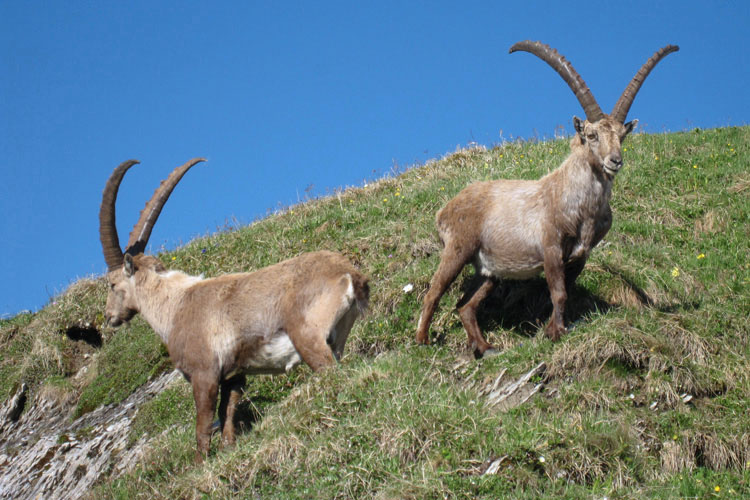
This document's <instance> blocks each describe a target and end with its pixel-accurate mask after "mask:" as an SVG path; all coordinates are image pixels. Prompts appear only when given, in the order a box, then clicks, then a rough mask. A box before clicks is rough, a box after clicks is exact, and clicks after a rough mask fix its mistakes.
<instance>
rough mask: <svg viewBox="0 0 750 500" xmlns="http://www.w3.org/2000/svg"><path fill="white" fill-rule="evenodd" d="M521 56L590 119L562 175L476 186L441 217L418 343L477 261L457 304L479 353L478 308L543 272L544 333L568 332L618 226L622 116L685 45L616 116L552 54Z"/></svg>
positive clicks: (625, 99) (542, 50)
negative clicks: (556, 82)
mask: <svg viewBox="0 0 750 500" xmlns="http://www.w3.org/2000/svg"><path fill="white" fill-rule="evenodd" d="M517 50H523V51H526V52H530V53H532V54H534V55H536V56H538V57H539V58H541V59H542V60H544V61H546V62H547V63H548V64H549V65H550V66H552V68H553V69H555V71H557V72H558V73H559V74H560V76H562V78H563V80H565V82H566V83H567V84H568V85H569V86H570V88H571V89H572V90H573V93H575V95H576V97H577V98H578V102H579V103H580V104H581V106H582V107H583V110H584V112H585V113H586V120H585V121H582V120H581V119H579V118H578V117H575V116H574V117H573V124H574V126H575V131H576V134H575V135H574V137H573V138H572V140H571V141H570V149H571V152H570V155H569V156H568V158H567V159H566V160H565V161H564V162H563V164H562V165H561V166H560V167H559V168H558V169H556V170H554V171H553V172H551V173H549V174H547V175H546V176H544V177H542V178H541V179H539V180H536V181H525V180H497V181H489V182H477V183H475V184H471V185H469V186H468V187H466V188H465V189H464V190H463V191H461V192H460V193H459V194H458V195H457V196H456V197H455V198H453V199H452V200H450V201H449V202H448V203H447V204H446V205H445V207H443V208H442V209H441V210H440V211H439V212H438V213H437V217H436V221H437V229H438V234H439V236H440V239H441V240H442V242H443V245H444V249H443V252H442V255H441V258H440V264H439V266H438V270H437V272H435V275H434V276H433V278H432V281H431V283H430V288H429V291H428V292H427V294H426V296H425V298H424V304H423V307H422V314H421V315H420V318H419V323H418V326H417V335H416V341H417V342H418V343H421V344H427V343H429V340H430V339H429V333H428V330H429V325H430V322H431V321H432V317H433V314H434V313H435V309H436V307H437V305H438V302H439V301H440V298H441V297H442V296H443V294H444V293H445V291H446V290H447V288H448V287H449V286H450V284H451V283H452V282H453V281H454V280H455V279H456V276H457V275H458V273H459V272H460V271H461V269H463V267H464V266H465V265H466V264H468V263H469V262H473V264H474V267H475V269H476V275H477V277H476V279H475V280H474V282H473V283H472V285H471V286H470V287H469V290H468V291H467V292H466V294H465V295H464V296H463V297H462V298H461V299H460V300H459V302H458V304H457V308H458V312H459V316H460V317H461V321H462V323H463V326H464V328H465V329H466V333H467V334H468V337H469V348H470V349H472V350H473V351H474V355H475V356H476V357H481V356H483V355H484V354H485V353H486V352H487V351H488V350H490V349H492V346H491V345H490V344H489V343H488V342H487V341H486V340H485V338H484V337H483V335H482V333H481V331H480V330H479V325H478V324H477V319H476V311H477V307H478V306H479V305H480V303H481V302H482V301H483V300H484V299H485V298H486V297H487V296H488V295H489V293H490V292H491V291H492V289H493V288H494V287H495V286H496V284H497V283H498V281H499V280H501V279H503V278H507V279H528V278H532V277H534V276H537V275H538V274H539V273H540V272H541V271H544V275H545V278H546V280H547V286H548V287H549V290H550V298H551V300H552V306H553V313H552V317H551V319H550V321H549V323H548V324H547V326H546V327H545V333H546V335H547V337H549V338H550V339H552V340H557V339H559V338H560V336H561V335H562V334H563V333H565V332H566V329H565V325H564V320H563V313H564V307H565V300H566V298H567V290H568V289H569V288H570V287H571V286H572V284H573V283H574V282H575V280H576V278H577V277H578V275H579V274H580V273H581V271H582V270H583V266H584V264H585V263H586V259H587V258H588V256H589V253H590V252H591V249H592V248H594V247H595V246H596V244H597V243H599V241H601V239H602V238H603V237H604V235H605V234H607V231H609V228H610V226H611V225H612V212H611V210H610V208H609V199H610V195H611V188H612V181H613V180H614V178H615V175H616V174H617V172H618V171H619V170H620V168H621V167H622V154H621V145H622V142H623V140H624V139H625V137H626V136H627V135H628V134H629V133H630V132H631V131H632V130H633V128H634V127H635V125H636V123H637V120H633V121H631V122H628V123H625V117H626V116H627V114H628V110H629V109H630V106H631V104H632V103H633V99H634V98H635V96H636V94H637V93H638V90H639V89H640V87H641V85H642V84H643V81H644V80H645V78H646V77H647V76H648V74H649V73H650V72H651V70H652V69H653V68H654V66H656V64H657V63H658V62H659V61H660V60H661V59H662V58H663V57H664V56H666V55H667V54H669V53H671V52H674V51H677V50H679V48H678V47H677V46H674V45H667V46H666V47H664V48H662V49H660V50H659V51H658V52H656V53H655V54H654V55H653V56H652V57H651V58H650V59H649V60H648V61H646V63H645V64H644V65H643V66H642V67H641V69H640V70H639V71H638V73H636V75H635V76H634V77H633V79H632V80H631V82H630V83H629V84H628V86H627V87H626V88H625V91H624V92H623V93H622V95H621V96H620V98H619V100H618V101H617V104H615V107H614V109H613V111H612V113H611V114H610V115H606V114H604V113H603V112H602V110H601V109H600V108H599V105H598V104H597V102H596V100H595V99H594V96H593V95H592V93H591V91H590V90H589V89H588V87H587V86H586V83H585V82H584V81H583V79H582V78H581V77H580V76H579V75H578V73H577V72H576V70H575V69H573V66H572V65H571V64H570V63H569V62H568V61H567V60H566V59H565V58H564V57H563V56H562V55H560V54H559V53H558V52H557V51H556V50H555V49H552V48H550V47H549V46H548V45H545V44H543V43H540V42H531V41H523V42H518V43H516V44H515V45H513V46H512V47H511V48H510V52H511V53H513V52H515V51H517Z"/></svg>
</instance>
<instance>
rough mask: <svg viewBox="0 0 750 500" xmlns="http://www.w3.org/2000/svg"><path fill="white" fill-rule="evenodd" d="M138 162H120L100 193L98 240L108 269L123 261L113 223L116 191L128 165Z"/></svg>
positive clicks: (116, 266) (115, 227) (119, 264)
mask: <svg viewBox="0 0 750 500" xmlns="http://www.w3.org/2000/svg"><path fill="white" fill-rule="evenodd" d="M137 163H139V162H138V160H128V161H125V162H122V163H121V164H120V165H118V166H117V168H115V171H114V172H112V175H110V176H109V179H108V180H107V184H105V185H104V192H103V193H102V205H101V207H100V208H99V240H101V242H102V251H103V252H104V261H105V262H106V263H107V267H108V268H109V270H110V271H112V270H114V269H116V268H118V267H119V266H121V265H122V262H123V253H122V250H121V249H120V240H119V238H118V237H117V226H116V225H115V201H117V191H118V190H119V189H120V183H121V182H122V178H123V177H124V176H125V172H127V171H128V169H129V168H130V167H132V166H133V165H135V164H137Z"/></svg>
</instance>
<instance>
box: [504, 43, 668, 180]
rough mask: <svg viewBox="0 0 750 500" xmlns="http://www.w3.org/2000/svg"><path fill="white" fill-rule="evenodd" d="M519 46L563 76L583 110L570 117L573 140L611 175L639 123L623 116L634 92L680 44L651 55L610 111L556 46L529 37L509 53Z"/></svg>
mask: <svg viewBox="0 0 750 500" xmlns="http://www.w3.org/2000/svg"><path fill="white" fill-rule="evenodd" d="M518 50H523V51H525V52H530V53H532V54H534V55H536V56H537V57H539V58H540V59H542V60H544V61H545V62H547V64H549V65H550V66H552V68H553V69H554V70H555V71H557V73H558V74H559V75H560V76H561V77H562V79H563V80H565V82H566V83H567V84H568V86H569V87H570V89H571V90H572V91H573V93H574V94H575V95H576V98H578V102H579V103H580V104H581V106H582V107H583V111H584V113H586V120H581V119H580V118H578V117H576V116H574V117H573V124H574V126H575V129H576V137H575V138H574V140H573V143H572V144H573V145H574V146H577V145H581V146H585V147H587V148H588V150H589V151H590V154H591V155H592V156H593V158H592V159H593V160H594V162H592V163H593V164H596V165H598V166H600V167H601V168H602V169H603V171H604V172H605V173H606V174H607V175H609V176H610V177H614V176H615V174H617V172H618V171H619V170H620V167H621V166H622V153H621V147H622V142H623V140H625V137H627V135H628V134H629V133H630V132H632V130H633V129H634V128H635V125H636V124H637V123H638V120H633V121H630V122H627V123H625V118H626V117H627V115H628V111H629V110H630V106H631V105H632V104H633V100H634V99H635V96H636V94H638V91H639V90H640V88H641V85H643V82H644V80H645V79H646V77H647V76H648V74H649V73H650V72H651V70H652V69H654V66H656V64H657V63H658V62H659V61H661V60H662V58H664V56H666V55H668V54H670V53H672V52H676V51H678V50H680V48H679V47H678V46H676V45H667V46H666V47H663V48H661V49H659V50H658V51H657V52H656V53H655V54H654V55H653V56H651V58H650V59H649V60H648V61H646V62H645V63H644V65H643V66H642V67H641V69H640V70H638V72H637V73H636V74H635V76H634V77H633V79H632V80H631V81H630V83H629V84H628V86H627V87H626V88H625V90H624V91H623V93H622V95H621V96H620V98H619V99H618V101H617V103H616V104H615V107H614V108H613V109H612V113H611V114H609V115H607V114H605V113H604V112H602V110H601V108H600V107H599V104H597V102H596V99H594V95H593V94H592V93H591V90H589V88H588V86H587V85H586V82H584V81H583V78H581V76H580V75H579V74H578V72H577V71H576V70H575V68H573V65H572V64H570V62H569V61H568V60H567V59H565V57H564V56H563V55H562V54H560V53H559V52H557V50H555V49H553V48H551V47H550V46H549V45H546V44H544V43H541V42H532V41H529V40H525V41H523V42H518V43H516V44H514V45H513V46H512V47H511V48H510V53H513V52H516V51H518Z"/></svg>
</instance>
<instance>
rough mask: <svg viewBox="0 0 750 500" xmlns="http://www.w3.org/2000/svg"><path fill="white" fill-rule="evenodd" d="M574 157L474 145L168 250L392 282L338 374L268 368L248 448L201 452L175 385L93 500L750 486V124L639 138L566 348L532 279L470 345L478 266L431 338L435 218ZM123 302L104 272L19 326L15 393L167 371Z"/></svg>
mask: <svg viewBox="0 0 750 500" xmlns="http://www.w3.org/2000/svg"><path fill="white" fill-rule="evenodd" d="M567 152H568V144H567V141H564V140H558V141H551V142H541V143H532V142H528V143H507V144H503V145H501V146H497V147H494V148H492V149H485V148H479V147H478V148H472V149H467V150H461V151H458V152H456V153H454V154H451V155H447V156H446V157H445V158H443V159H441V160H439V161H434V162H430V163H428V164H427V165H425V166H422V167H419V168H413V169H409V170H407V171H406V172H404V173H402V174H401V175H399V176H398V177H394V178H388V179H384V180H381V181H379V182H376V183H372V184H370V185H368V186H366V187H362V188H355V189H349V190H346V191H344V192H341V193H336V194H335V195H333V196H330V197H327V198H325V199H319V200H314V201H311V202H309V203H306V204H302V205H298V206H295V207H292V208H291V209H289V210H287V211H285V212H284V213H279V214H275V215H272V216H270V217H268V218H266V219H264V220H262V221H259V222H257V223H255V224H253V225H252V226H250V227H247V228H243V229H241V230H238V231H234V232H227V233H221V234H216V235H213V236H210V237H208V238H203V239H198V240H195V241H193V242H191V243H189V244H188V245H187V246H185V247H184V248H180V249H178V250H176V251H174V252H169V253H164V254H161V255H160V256H159V257H160V258H161V259H162V260H163V261H164V263H165V265H167V267H172V268H179V269H183V270H185V271H188V272H191V273H204V274H205V275H206V276H215V275H219V274H222V273H225V272H234V271H247V270H253V269H258V268H260V267H263V266H266V265H268V264H272V263H275V262H278V261H280V260H282V259H284V258H287V257H291V256H294V255H297V254H299V253H301V252H304V251H310V250H315V249H331V250H336V251H340V252H342V253H344V254H346V255H347V256H348V257H350V258H351V259H352V260H353V261H354V262H355V263H356V264H357V265H358V266H359V267H360V268H361V269H362V270H363V271H364V272H365V273H367V274H368V275H369V276H370V277H371V288H372V296H371V309H370V312H369V313H368V315H367V317H366V318H364V319H363V320H360V321H359V322H358V323H357V324H356V325H355V327H354V329H353V331H352V335H351V337H350V341H349V342H348V344H347V349H346V353H347V354H346V356H345V357H344V359H343V362H342V365H341V366H340V367H339V368H338V369H336V370H330V371H328V372H327V373H325V374H322V375H314V374H312V373H311V372H310V370H309V369H308V368H306V367H303V368H301V369H298V370H297V371H296V372H294V373H293V374H292V375H290V376H282V377H270V376H269V377H255V378H252V379H249V383H248V386H247V390H246V394H245V398H244V400H243V403H242V412H241V413H242V415H241V421H242V422H241V423H242V424H243V425H244V429H245V431H244V432H243V433H242V435H241V436H240V438H239V440H238V445H237V447H236V448H235V449H233V450H214V452H213V453H214V454H213V456H212V458H211V459H210V460H209V461H208V463H207V464H206V465H204V466H202V467H196V466H194V465H193V464H192V456H193V455H192V454H193V450H194V446H195V441H194V431H193V425H194V418H195V415H194V408H193V402H192V396H191V392H190V388H189V386H188V385H187V384H186V383H182V384H178V385H177V386H175V387H173V388H171V389H169V390H167V391H165V392H164V393H162V394H161V395H160V396H158V397H157V398H156V399H155V400H154V401H152V402H151V403H150V404H149V405H148V407H147V408H144V409H143V410H141V412H140V413H139V415H138V418H137V422H136V426H135V429H134V431H133V435H134V440H135V437H136V436H140V435H141V434H142V433H144V432H148V433H150V434H153V435H156V436H159V439H158V441H157V443H158V444H157V445H156V447H155V449H154V450H153V452H152V453H151V455H150V456H149V457H148V459H147V460H146V461H145V462H144V463H143V464H142V466H141V467H140V468H139V469H137V470H136V471H134V472H133V473H132V474H130V475H128V476H126V477H123V478H120V479H117V480H115V481H113V482H111V483H108V484H103V485H101V486H100V488H99V489H98V490H97V491H96V492H94V494H93V496H95V497H97V498H102V497H112V498H157V497H158V498H179V497H188V498H191V497H201V496H203V495H204V494H206V495H208V496H210V497H211V498H233V497H239V498H264V499H265V498H369V497H373V498H383V499H385V498H477V497H479V498H482V497H484V498H497V497H502V496H508V497H512V498H539V497H551V498H552V497H554V498H566V497H567V498H587V497H593V498H603V497H605V496H606V497H608V498H644V497H650V498H674V497H678V496H679V497H692V498H696V497H697V498H721V497H732V496H738V495H741V494H745V495H750V416H748V409H749V408H750V400H749V398H748V394H750V347H749V345H748V339H749V338H750V286H749V285H750V258H749V257H750V255H749V254H750V252H749V248H750V246H749V245H748V241H750V220H749V219H750V201H749V200H750V171H749V170H748V164H750V128H748V127H740V128H728V129H717V130H694V131H692V132H685V133H676V134H657V135H646V134H637V135H635V136H633V137H631V138H629V139H628V142H627V143H626V150H625V151H624V159H625V168H624V169H623V171H622V172H621V173H620V174H619V176H618V178H617V179H616V181H615V185H614V189H613V201H612V207H613V212H614V224H613V227H612V229H611V231H610V232H609V234H608V235H607V237H606V238H605V240H604V241H603V242H602V243H601V244H600V245H599V246H598V247H597V249H596V250H595V251H594V252H593V256H592V258H591V259H590V261H589V263H588V264H587V266H586V269H585V270H584V272H583V274H582V275H581V277H580V278H579V279H578V282H577V287H576V289H575V291H574V293H573V294H572V295H571V297H570V298H569V302H568V304H569V305H568V322H569V323H573V325H574V326H573V328H572V329H571V331H570V333H569V334H568V335H566V336H564V337H563V339H562V340H561V341H559V342H556V343H552V342H550V341H549V340H547V339H545V338H544V336H543V335H540V334H539V333H540V331H541V330H540V325H541V324H542V323H543V322H545V321H546V320H547V318H548V316H549V313H550V312H551V305H550V303H549V296H548V293H547V290H546V285H545V283H544V281H543V280H542V279H541V278H540V279H538V280H531V281H528V282H522V283H513V284H509V285H508V286H506V287H504V288H503V289H501V290H498V291H496V292H495V293H494V295H493V296H492V297H490V299H488V301H487V302H486V304H485V306H484V308H483V309H482V314H481V316H480V324H481V326H482V329H483V331H484V332H485V334H486V336H487V338H488V340H489V341H490V342H491V343H493V344H494V345H496V346H499V347H500V348H501V350H502V354H500V355H499V356H496V357H493V358H490V359H487V360H482V361H473V360H472V359H470V357H469V356H468V353H467V352H466V351H465V350H464V348H465V346H464V344H465V342H466V340H465V339H466V334H465V333H464V331H463V329H462V327H461V323H460V321H459V319H458V317H457V315H456V314H455V313H454V311H453V306H454V304H455V302H456V300H457V299H458V297H459V296H460V293H461V285H462V283H463V282H464V280H465V279H466V278H468V277H469V276H470V275H471V273H472V271H471V270H470V269H466V270H465V271H464V274H463V275H462V277H460V278H459V279H458V280H457V283H456V284H455V285H454V286H453V288H452V289H451V291H450V293H449V294H447V295H446V296H445V297H444V298H443V301H442V302H441V307H440V308H439V310H438V312H437V314H436V316H435V321H434V323H433V325H432V332H433V334H439V335H440V337H441V339H442V341H441V342H439V343H438V344H437V345H434V346H430V347H417V346H416V345H415V344H414V341H413V337H414V328H415V323H416V318H417V317H418V315H419V307H420V304H421V299H422V297H423V296H424V293H425V292H426V290H427V288H428V284H429V280H430V278H431V276H432V273H433V272H434V271H435V269H436V268H437V264H438V261H439V254H440V246H439V244H438V240H437V236H436V233H435V229H434V215H435V212H436V211H437V210H438V209H439V208H440V207H442V206H443V205H444V204H445V203H446V202H447V201H448V200H449V199H450V198H451V197H453V196H454V195H455V194H457V193H458V191H460V190H461V189H462V188H463V187H465V186H466V185H467V184H469V183H471V182H474V181H478V180H487V179H498V178H526V179H533V178H538V177H540V176H541V175H543V174H544V173H546V172H548V171H550V170H552V169H554V168H556V167H557V166H558V165H559V164H560V163H561V162H562V160H563V159H564V157H565V156H566V155H567ZM95 238H96V235H92V240H95ZM407 284H412V285H413V291H411V292H409V293H406V292H404V291H403V288H404V286H405V285H407ZM105 297H106V287H105V286H104V283H103V282H102V280H101V279H95V280H82V281H80V282H78V283H76V284H74V285H73V286H72V287H71V288H70V289H69V290H68V291H67V292H66V293H64V294H63V295H61V296H60V297H58V298H57V299H56V300H55V301H54V302H53V303H51V304H50V305H48V306H47V307H46V308H44V309H43V310H42V311H40V312H39V313H37V314H34V315H21V316H18V317H16V318H13V319H11V320H6V321H2V322H0V342H1V344H0V395H1V396H2V397H3V398H6V397H8V396H9V395H10V394H11V393H12V392H13V391H14V389H15V388H16V387H17V386H18V384H19V383H20V382H21V381H24V382H26V383H27V384H29V385H30V386H32V387H33V390H35V391H45V392H46V393H48V394H50V395H52V396H50V397H57V398H59V399H60V400H61V401H72V402H73V403H74V404H75V405H76V411H77V413H78V414H83V413H85V412H87V411H90V410H91V409H93V408H96V407H98V406H99V405H102V404H106V403H111V402H116V401H120V400H122V399H123V398H124V397H125V396H126V395H127V394H129V393H130V392H131V391H132V390H133V388H135V387H137V386H139V385H140V384H142V383H143V382H144V381H145V380H147V379H148V378H149V377H150V376H152V375H153V374H155V373H158V372H160V371H163V370H165V369H169V368H170V366H171V365H170V362H169V360H168V358H167V357H166V354H165V351H164V349H163V348H162V347H161V346H160V343H159V341H158V339H157V337H156V336H155V335H154V334H153V332H151V330H150V328H149V327H148V326H147V325H146V324H145V323H144V322H143V321H142V320H141V319H139V318H136V319H135V320H134V321H133V322H131V324H130V325H128V326H125V327H123V328H120V329H119V330H112V329H109V328H107V327H104V326H103V307H104V302H105ZM542 361H544V362H546V364H547V370H546V372H545V373H544V375H542V376H541V377H538V379H539V380H538V381H539V382H543V383H544V384H545V385H544V390H543V391H542V392H541V393H540V394H537V395H536V396H535V397H534V398H532V399H531V400H530V401H528V402H527V403H525V404H523V405H521V406H520V407H517V408H514V409H511V410H509V411H499V410H497V409H495V408H490V407H488V406H486V405H485V404H484V401H485V398H484V396H483V395H482V394H481V391H480V389H481V388H484V387H486V386H487V384H488V383H489V382H492V381H493V380H494V379H495V378H496V377H497V376H498V374H500V373H501V372H502V370H506V376H507V377H512V376H518V375H520V374H522V373H525V372H527V371H528V370H530V369H531V368H532V367H533V366H535V365H537V364H538V363H539V362H542ZM216 441H217V439H214V442H216ZM214 444H215V443H214ZM491 463H494V465H495V468H496V469H497V470H496V472H495V473H493V474H488V475H483V473H484V472H485V471H486V470H487V468H488V466H489V465H490V464H491Z"/></svg>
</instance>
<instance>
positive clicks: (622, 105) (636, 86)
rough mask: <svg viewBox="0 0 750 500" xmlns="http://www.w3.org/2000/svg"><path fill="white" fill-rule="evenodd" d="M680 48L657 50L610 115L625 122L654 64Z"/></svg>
mask: <svg viewBox="0 0 750 500" xmlns="http://www.w3.org/2000/svg"><path fill="white" fill-rule="evenodd" d="M678 50H680V47H678V46H677V45H667V46H666V47H662V48H661V49H659V50H658V51H656V52H655V53H654V55H653V56H651V58H650V59H649V60H648V61H646V63H645V64H644V65H643V66H641V69H639V70H638V73H636V74H635V76H634V77H633V79H632V80H630V83H629V84H628V86H627V87H625V90H624V91H623V93H622V95H621V96H620V98H619V99H618V100H617V104H615V107H614V108H612V114H611V115H610V116H612V118H614V119H615V120H617V121H618V122H620V123H625V118H627V116H628V111H630V106H631V105H632V104H633V99H635V96H636V94H638V91H639V90H640V89H641V85H643V81H644V80H645V79H646V77H647V76H648V74H649V73H651V70H652V69H654V66H656V65H657V64H658V62H659V61H661V60H662V59H663V58H664V56H666V55H668V54H671V53H672V52H677V51H678Z"/></svg>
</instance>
